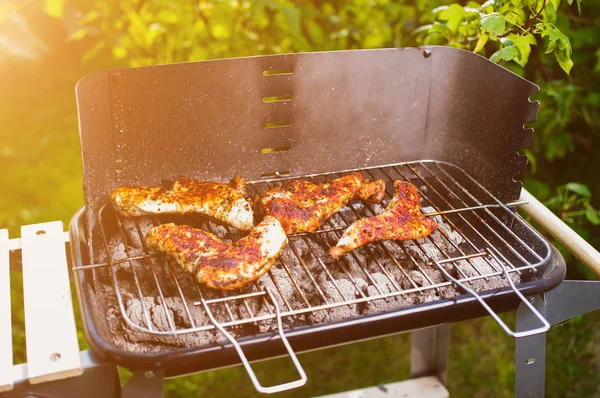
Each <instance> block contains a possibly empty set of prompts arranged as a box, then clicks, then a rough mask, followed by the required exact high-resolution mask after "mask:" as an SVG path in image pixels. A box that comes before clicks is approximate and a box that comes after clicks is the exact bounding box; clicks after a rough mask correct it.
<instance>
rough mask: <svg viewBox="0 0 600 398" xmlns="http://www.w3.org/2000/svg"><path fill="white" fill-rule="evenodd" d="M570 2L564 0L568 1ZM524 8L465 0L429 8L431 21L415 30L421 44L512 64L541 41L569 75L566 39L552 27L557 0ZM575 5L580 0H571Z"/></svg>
mask: <svg viewBox="0 0 600 398" xmlns="http://www.w3.org/2000/svg"><path fill="white" fill-rule="evenodd" d="M572 1H573V0H568V3H569V4H572ZM540 2H541V5H539V6H538V7H535V6H533V7H529V6H528V4H527V2H522V1H521V0H509V1H495V0H489V1H487V2H485V3H483V4H479V3H476V2H474V1H470V2H468V3H467V5H466V6H461V5H459V4H451V5H449V6H442V7H438V8H437V9H435V10H433V13H434V16H435V20H434V23H433V24H431V25H425V26H422V27H420V28H419V29H417V30H415V32H414V34H415V35H416V36H417V37H420V38H421V40H422V42H423V44H447V45H450V46H453V47H459V48H464V49H468V50H471V51H474V52H477V53H482V54H484V55H485V54H487V53H489V52H491V54H490V55H489V58H490V60H491V61H493V62H504V63H510V62H513V63H516V64H517V65H519V66H520V67H522V68H523V67H525V65H527V63H528V61H529V56H530V54H531V51H532V49H531V47H532V46H537V45H538V39H539V41H540V42H544V41H545V43H546V51H545V53H546V54H554V56H555V58H556V60H557V61H558V64H559V65H560V67H561V68H562V69H563V70H564V71H565V72H566V73H567V74H569V73H570V71H571V68H572V67H573V62H572V60H571V54H572V48H571V43H570V40H569V38H568V37H567V36H565V35H564V34H563V33H562V32H561V31H560V29H559V28H558V27H557V26H556V25H555V22H556V13H557V9H558V7H559V6H560V0H541V1H540V0H538V1H537V3H538V4H539V3H540ZM577 5H578V7H580V0H577Z"/></svg>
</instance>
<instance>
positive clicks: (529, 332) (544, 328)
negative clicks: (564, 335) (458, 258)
mask: <svg viewBox="0 0 600 398" xmlns="http://www.w3.org/2000/svg"><path fill="white" fill-rule="evenodd" d="M488 254H489V255H490V256H491V257H492V258H493V259H494V260H496V261H498V257H496V255H494V253H493V252H492V250H491V249H488ZM441 263H442V262H441V261H436V262H435V264H436V265H437V267H438V269H439V270H440V272H442V273H443V274H444V276H445V277H446V278H448V279H450V280H451V281H452V282H454V283H455V284H457V285H458V286H460V288H461V289H463V290H465V291H466V292H467V293H469V294H470V295H471V296H473V297H475V299H477V301H479V303H480V304H481V305H482V307H483V308H485V310H486V311H487V312H488V313H489V314H490V315H491V316H492V318H494V320H495V321H496V323H498V325H500V327H501V328H502V329H503V330H504V331H505V332H506V334H508V335H509V336H511V337H515V338H519V337H527V336H532V335H534V334H538V333H545V332H547V331H548V330H550V324H549V323H548V321H547V320H546V318H544V316H543V315H542V314H540V312H539V311H538V310H537V309H536V308H535V307H534V306H533V305H532V304H531V303H530V302H529V300H527V298H525V296H523V294H521V292H520V291H519V289H517V287H516V286H515V283H514V282H513V280H512V279H511V277H510V275H509V273H508V271H507V270H506V268H505V267H504V266H502V271H504V277H505V278H506V280H507V281H508V283H509V284H510V287H511V289H512V290H513V292H514V293H515V294H516V295H517V297H519V299H520V300H521V302H522V303H523V304H525V306H526V307H527V308H528V309H529V310H530V311H531V313H532V314H533V315H534V316H535V318H537V319H538V320H539V321H540V322H541V323H542V326H540V327H535V328H532V329H529V330H525V331H522V332H517V331H512V330H510V328H509V327H508V326H507V325H506V323H504V321H503V320H502V319H500V317H499V316H498V314H497V313H496V312H495V311H494V310H493V309H492V308H491V307H490V306H489V305H488V304H487V303H486V302H485V301H484V300H483V298H482V297H481V296H480V295H479V294H477V292H476V291H474V290H473V289H471V288H469V287H468V286H467V285H466V284H464V283H462V282H461V281H459V280H458V279H456V278H454V277H453V276H452V275H450V274H449V273H448V271H446V270H445V269H444V267H442V265H441ZM498 263H499V264H502V263H501V262H498ZM521 308H523V307H521Z"/></svg>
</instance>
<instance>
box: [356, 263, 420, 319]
mask: <svg viewBox="0 0 600 398" xmlns="http://www.w3.org/2000/svg"><path fill="white" fill-rule="evenodd" d="M371 277H372V278H373V280H374V281H375V283H376V284H377V287H375V285H370V286H365V289H364V293H365V294H366V295H367V296H368V297H376V296H380V295H382V294H388V293H393V292H399V291H401V290H402V288H401V286H400V285H398V286H394V284H393V283H392V282H391V281H390V279H389V278H388V277H387V276H386V275H384V274H382V273H373V274H372V275H371ZM396 284H397V283H396ZM412 303H413V298H412V297H411V296H409V295H399V296H392V297H388V298H386V299H378V300H373V301H368V302H366V303H363V304H362V306H361V307H362V308H361V311H360V312H361V314H372V313H377V312H382V311H390V310H394V309H398V308H402V307H406V306H408V305H411V304H412Z"/></svg>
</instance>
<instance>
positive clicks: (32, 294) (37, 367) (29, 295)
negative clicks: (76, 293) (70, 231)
mask: <svg viewBox="0 0 600 398" xmlns="http://www.w3.org/2000/svg"><path fill="white" fill-rule="evenodd" d="M21 245H22V257H23V294H24V302H25V339H26V345H27V373H28V376H29V382H30V383H32V384H36V383H42V382H46V381H52V380H59V379H64V378H67V377H71V376H76V375H80V374H81V373H82V372H83V370H82V368H81V361H80V359H79V344H78V343H77V330H76V328H75V317H74V314H73V303H72V300H71V286H70V284H69V274H68V272H69V270H68V266H67V256H66V252H65V241H64V234H63V225H62V222H60V221H54V222H49V223H43V224H35V225H26V226H23V227H21Z"/></svg>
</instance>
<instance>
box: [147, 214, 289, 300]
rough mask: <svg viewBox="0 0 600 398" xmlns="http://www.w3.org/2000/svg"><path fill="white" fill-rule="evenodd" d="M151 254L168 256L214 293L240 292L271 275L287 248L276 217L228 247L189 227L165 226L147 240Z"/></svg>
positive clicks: (267, 218) (215, 238) (153, 230)
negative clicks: (243, 288) (158, 253)
mask: <svg viewBox="0 0 600 398" xmlns="http://www.w3.org/2000/svg"><path fill="white" fill-rule="evenodd" d="M144 240H145V242H146V246H147V247H148V249H150V250H156V251H160V252H163V253H166V254H167V255H168V256H170V257H171V258H172V259H173V260H174V261H175V262H176V263H177V265H178V266H179V267H181V268H182V269H183V270H184V271H186V272H188V273H190V274H192V275H193V276H194V278H195V279H196V281H197V282H199V283H202V284H204V285H206V286H208V287H210V288H213V289H221V290H233V289H239V288H241V287H243V286H245V285H247V284H248V283H250V282H253V281H255V280H256V279H258V278H260V277H261V276H262V275H263V274H264V273H265V272H267V271H268V270H269V269H270V268H271V266H273V264H275V261H276V260H277V258H278V257H279V255H280V254H281V252H282V251H283V248H284V247H285V245H286V244H287V242H288V240H287V236H286V235H285V232H284V231H283V229H282V228H281V224H279V221H277V219H276V218H274V217H265V218H264V219H263V220H262V222H260V223H259V224H258V225H257V226H256V227H254V229H253V230H252V231H251V232H250V234H248V235H247V236H246V237H244V238H242V239H240V240H238V241H237V242H235V243H226V242H223V241H222V240H221V239H219V238H218V237H216V236H215V235H213V234H211V233H208V232H205V231H202V230H200V229H195V228H192V227H189V226H187V225H175V224H162V225H159V226H157V227H154V228H152V229H151V230H150V231H148V233H147V234H146V236H145V238H144Z"/></svg>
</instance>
